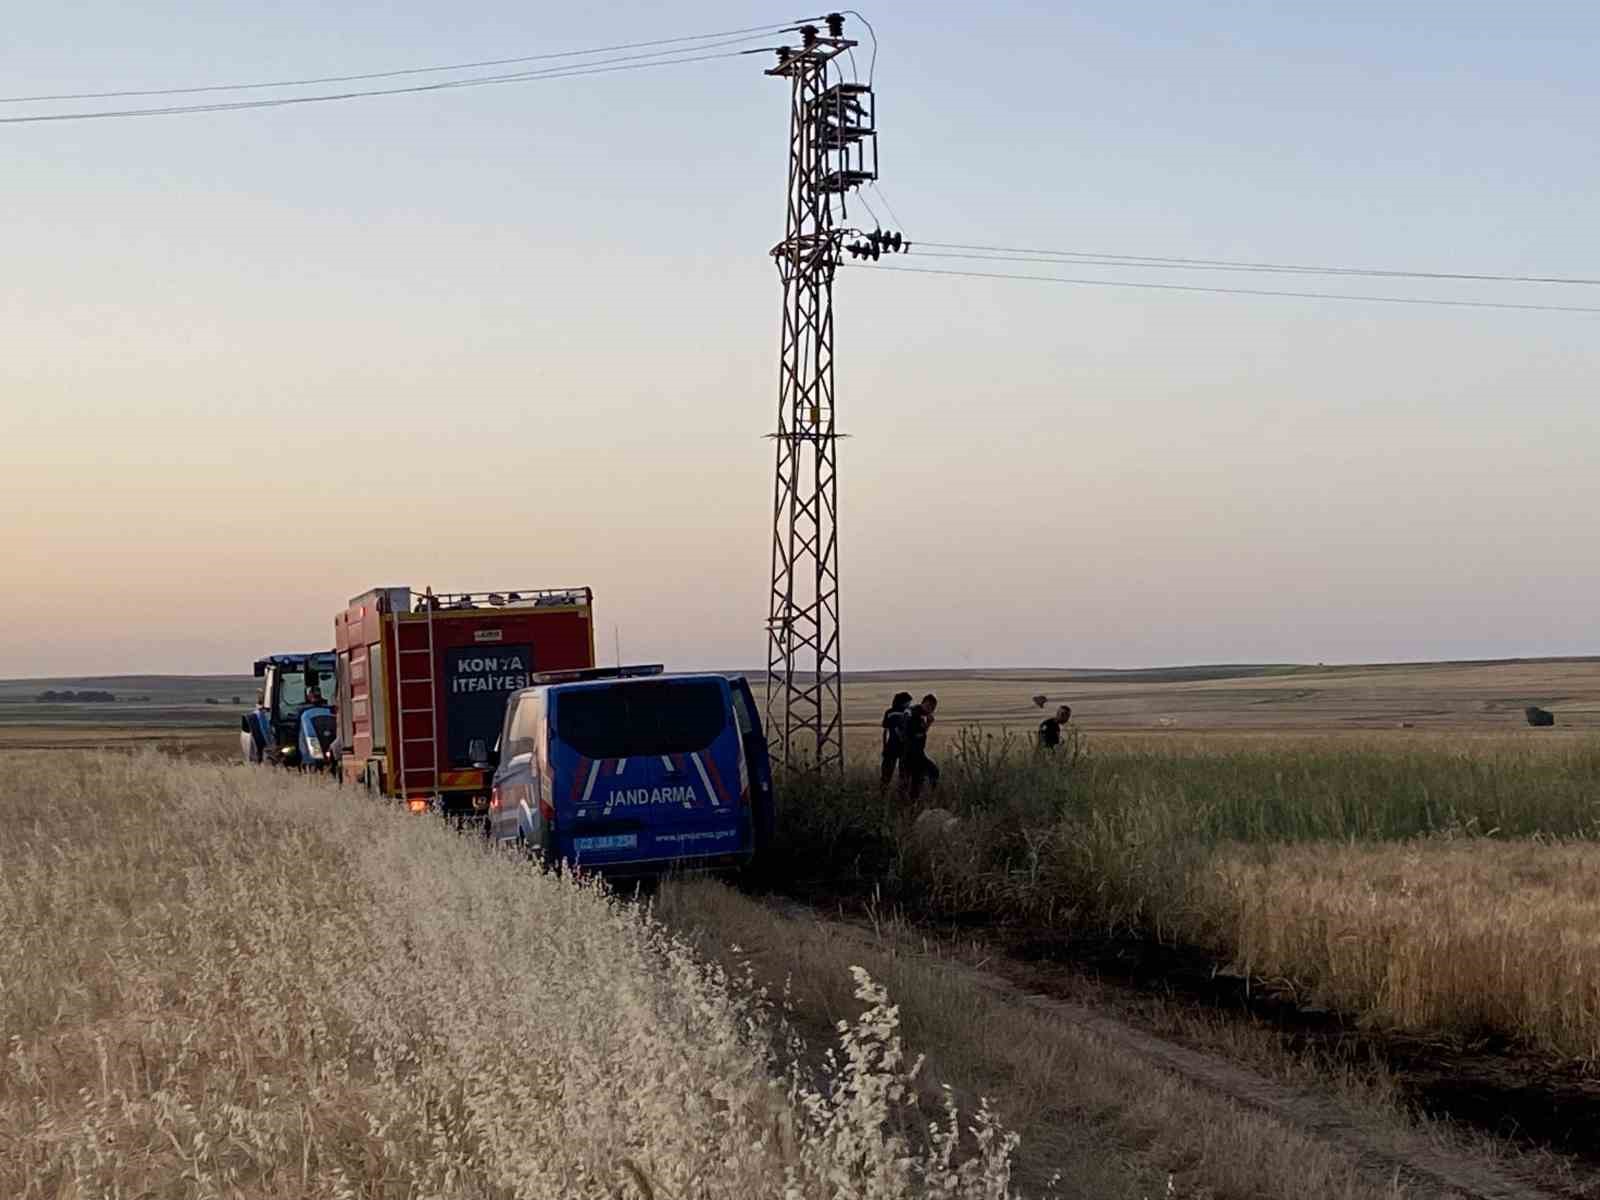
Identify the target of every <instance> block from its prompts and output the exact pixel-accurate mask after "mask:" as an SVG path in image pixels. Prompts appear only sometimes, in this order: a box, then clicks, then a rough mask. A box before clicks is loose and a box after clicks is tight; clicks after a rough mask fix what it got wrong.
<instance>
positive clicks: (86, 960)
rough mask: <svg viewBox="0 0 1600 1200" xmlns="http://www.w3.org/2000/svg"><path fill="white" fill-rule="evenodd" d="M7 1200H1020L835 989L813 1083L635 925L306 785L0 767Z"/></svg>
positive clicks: (232, 772)
mask: <svg viewBox="0 0 1600 1200" xmlns="http://www.w3.org/2000/svg"><path fill="white" fill-rule="evenodd" d="M0 821H3V825H0V828H3V829H4V831H5V832H4V834H3V835H0V972H3V974H0V1031H3V1035H4V1039H5V1048H4V1056H3V1059H0V1195H3V1196H5V1197H8V1198H13V1197H14V1198H18V1200H33V1198H36V1197H37V1198H41V1200H42V1198H46V1197H48V1198H50V1200H63V1198H68V1197H72V1198H82V1200H88V1198H91V1197H95V1198H98V1197H125V1198H127V1200H135V1198H138V1197H185V1198H191V1197H192V1198H193V1200H202V1198H209V1197H228V1198H230V1200H233V1198H240V1200H257V1198H261V1200H265V1198H269V1197H273V1198H275V1197H284V1198H289V1197H313V1196H314V1197H323V1196H331V1197H348V1198H351V1200H354V1198H356V1197H360V1198H362V1200H368V1198H371V1200H391V1198H393V1200H398V1198H401V1197H404V1198H407V1200H410V1198H419V1200H420V1198H423V1197H440V1198H446V1197H448V1198H452V1200H454V1198H460V1200H514V1198H535V1197H538V1198H544V1197H569V1196H572V1197H582V1196H593V1197H605V1198H607V1200H617V1198H626V1197H639V1198H654V1197H675V1198H688V1197H706V1198H712V1197H730V1198H731V1197H748V1196H756V1195H762V1196H783V1197H786V1198H790V1200H811V1198H819V1200H820V1198H821V1197H835V1196H838V1197H859V1198H861V1200H878V1198H882V1200H889V1198H892V1197H895V1198H897V1197H911V1196H921V1195H938V1196H948V1197H953V1198H954V1197H963V1198H965V1197H970V1198H972V1200H977V1198H980V1197H981V1198H985V1200H1001V1198H1003V1197H1006V1196H1009V1195H1011V1194H1012V1189H1011V1185H1010V1166H1009V1161H1010V1156H1011V1154H1012V1152H1013V1150H1014V1147H1015V1138H1014V1136H1012V1135H1008V1134H1007V1133H1005V1132H1004V1131H1003V1130H1002V1129H1001V1128H1000V1127H999V1126H998V1124H997V1122H996V1121H995V1120H994V1119H993V1118H992V1117H991V1116H990V1115H989V1114H988V1112H987V1111H986V1110H984V1109H980V1110H979V1111H978V1112H977V1113H976V1114H975V1115H973V1116H968V1117H966V1118H961V1117H958V1115H957V1114H956V1113H955V1112H953V1111H945V1112H934V1113H932V1114H928V1113H922V1112H919V1111H917V1109H916V1107H915V1105H916V1099H915V1089H914V1088H913V1087H912V1081H913V1075H914V1072H915V1069H916V1064H915V1062H914V1061H913V1060H911V1058H910V1055H909V1051H908V1050H907V1049H906V1048H904V1047H903V1046H902V1044H901V1040H900V1034H899V1029H898V1014H897V1010H896V1009H895V1007H894V1006H893V1004H892V1003H891V1002H890V999H889V997H887V996H886V995H885V994H884V992H883V990H882V989H881V988H880V987H879V986H878V985H877V984H875V983H874V982H873V981H872V980H871V979H870V978H868V977H867V976H866V975H865V974H864V973H859V972H858V973H857V977H856V979H855V981H854V990H855V995H856V997H857V1001H858V1003H857V1011H858V1013H859V1017H858V1018H857V1019H855V1020H853V1021H845V1022H841V1025H840V1028H839V1031H838V1044H837V1045H836V1046H835V1047H834V1048H833V1054H832V1056H831V1057H826V1058H824V1057H821V1056H819V1055H818V1054H817V1053H816V1051H817V1049H820V1048H811V1049H809V1050H808V1049H807V1048H805V1047H802V1046H800V1045H798V1044H796V1042H795V1041H794V1037H793V1035H792V1034H785V1025H784V1022H783V1020H782V1012H781V1007H780V1006H775V1005H774V1004H773V1003H772V1002H771V1001H770V1000H769V998H768V997H766V996H765V995H764V994H763V993H762V992H761V991H759V990H758V989H757V988H756V987H754V986H753V984H752V982H751V981H750V980H749V979H748V978H741V977H739V976H738V975H737V972H735V974H734V975H730V974H729V973H728V972H727V971H726V970H725V969H723V968H720V967H718V966H715V965H711V964H708V963H706V962H704V961H702V960H700V959H698V958H696V957H695V956H694V955H693V954H692V953H691V952H690V950H689V948H688V947H687V945H686V944H685V943H683V942H682V941H679V940H677V939H675V938H674V937H673V936H672V935H670V934H669V933H668V932H667V931H666V930H665V929H664V927H663V926H662V925H660V924H659V923H657V922H656V921H655V920H654V919H653V918H652V917H651V916H650V914H649V912H648V911H647V910H645V909H643V908H641V907H640V906H638V905H636V904H629V903H623V902H621V901H619V900H617V899H615V898H614V897H612V896H609V895H608V894H606V893H605V892H604V891H603V890H602V889H601V888H599V887H597V886H595V885H592V884H586V883H583V882H581V881H579V882H574V881H572V880H570V879H567V878H563V877H559V876H556V875H551V874H545V873H541V872H540V871H539V870H537V869H536V868H535V867H534V866H533V865H532V864H530V863H527V862H524V861H522V860H520V859H515V858H513V857H512V856H510V855H506V854H503V853H500V852H497V851H493V850H490V849H488V848H487V847H486V846H485V845H484V844H483V843H482V842H481V841H480V840H478V839H477V838H475V837H465V836H461V835H458V834H454V833H451V832H450V831H449V830H447V829H446V828H444V827H443V826H442V825H441V824H440V823H437V822H433V821H423V820H417V819H414V818H410V817H408V816H407V815H405V814H403V813H398V812H395V811H393V810H391V809H388V808H386V807H381V806H378V805H375V804H373V803H372V802H371V801H369V800H367V799H366V798H365V797H360V796H356V795H353V794H351V793H348V792H341V791H339V790H338V789H336V788H334V787H333V786H332V785H330V784H326V783H323V782H321V781H315V780H310V779H300V778H293V777H285V776H283V775H281V774H278V773H275V772H265V771H261V770H250V769H248V768H242V767H225V768H224V767H214V766H202V765H195V764H185V763H178V762H174V761H172V760H170V759H165V758H162V757H159V756H156V755H153V754H143V755H132V756H128V755H109V754H108V755H77V756H62V755H44V754H15V755H11V756H8V757H7V759H6V761H5V771H4V773H3V775H0Z"/></svg>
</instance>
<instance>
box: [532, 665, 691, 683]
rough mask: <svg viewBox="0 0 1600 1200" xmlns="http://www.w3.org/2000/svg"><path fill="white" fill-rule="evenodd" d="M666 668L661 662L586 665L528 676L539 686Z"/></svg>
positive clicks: (623, 676)
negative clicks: (619, 665)
mask: <svg viewBox="0 0 1600 1200" xmlns="http://www.w3.org/2000/svg"><path fill="white" fill-rule="evenodd" d="M665 670H666V667H665V666H663V665H662V664H661V663H639V664H635V665H633V666H627V667H584V668H581V669H579V670H576V671H535V672H534V673H533V674H531V675H529V676H528V682H529V683H531V684H534V685H535V686H537V685H540V684H547V683H583V682H585V681H587V680H590V679H636V678H638V677H639V676H642V675H660V674H661V673H662V672H663V671H665Z"/></svg>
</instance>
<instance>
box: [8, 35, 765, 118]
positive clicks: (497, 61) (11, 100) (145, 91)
mask: <svg viewBox="0 0 1600 1200" xmlns="http://www.w3.org/2000/svg"><path fill="white" fill-rule="evenodd" d="M782 28H783V26H781V25H752V26H749V27H747V28H745V29H723V30H719V31H718V32H716V33H694V34H685V35H684V36H683V37H672V38H657V39H656V40H654V41H649V42H623V43H620V44H619V45H615V46H596V47H594V48H592V49H589V50H558V51H552V52H548V53H544V54H524V55H520V56H518V57H516V58H484V59H479V60H477V61H475V62H460V63H445V64H443V65H440V66H434V67H406V68H404V69H403V70H398V71H368V72H365V73H364V74H360V75H317V76H312V77H309V78H304V79H276V80H270V81H266V82H257V83H209V84H205V85H203V86H199V87H171V88H139V89H130V90H124V91H116V92H61V93H58V94H56V95H45V96H0V104H34V103H43V102H45V101H51V100H110V99H114V98H117V97H126V96H190V95H194V94H196V93H198V92H245V91H255V90H260V89H264V88H282V87H310V86H313V85H315V84H321V83H355V82H358V81H361V80H365V79H396V78H399V77H400V76H404V75H427V74H434V73H437V72H440V71H472V70H477V69H479V68H482V67H505V66H510V65H511V64H513V63H527V62H542V61H546V60H551V59H558V58H589V57H592V56H593V55H596V54H611V53H613V52H614V51H617V50H643V49H647V48H649V47H652V46H674V45H681V44H682V43H684V42H708V41H713V40H715V39H717V38H728V37H738V36H740V35H744V34H753V35H766V34H770V33H774V32H777V31H778V30H780V29H782ZM699 48H700V47H685V49H688V50H692V49H699ZM663 53H668V52H667V51H663Z"/></svg>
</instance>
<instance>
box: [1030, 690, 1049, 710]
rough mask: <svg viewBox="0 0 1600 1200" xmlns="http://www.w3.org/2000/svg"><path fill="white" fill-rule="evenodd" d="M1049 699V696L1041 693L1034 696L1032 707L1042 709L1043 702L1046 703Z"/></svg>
mask: <svg viewBox="0 0 1600 1200" xmlns="http://www.w3.org/2000/svg"><path fill="white" fill-rule="evenodd" d="M1049 699H1050V697H1049V696H1046V695H1044V694H1043V693H1042V692H1041V693H1040V694H1039V695H1037V696H1035V697H1034V698H1033V706H1034V707H1035V708H1043V707H1044V705H1045V701H1047V700H1049Z"/></svg>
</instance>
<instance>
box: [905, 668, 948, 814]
mask: <svg viewBox="0 0 1600 1200" xmlns="http://www.w3.org/2000/svg"><path fill="white" fill-rule="evenodd" d="M938 707H939V698H938V697H937V696H935V695H934V694H933V693H932V692H929V693H928V694H927V695H926V696H924V697H923V698H922V701H921V702H920V703H918V704H913V705H912V706H911V708H910V710H909V711H908V712H907V713H906V745H905V750H904V751H902V753H901V758H900V775H901V777H902V778H903V779H905V780H906V782H907V785H908V788H909V795H910V797H911V799H913V800H915V799H916V798H917V795H918V793H920V792H921V791H922V784H923V782H924V781H926V782H927V784H928V787H929V788H931V789H933V790H935V791H937V790H938V787H939V767H938V765H937V764H936V763H935V762H934V761H933V760H932V759H931V758H929V757H928V727H929V726H930V725H932V724H933V712H934V710H935V709H936V708H938Z"/></svg>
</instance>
